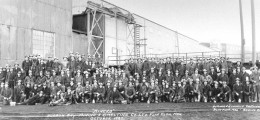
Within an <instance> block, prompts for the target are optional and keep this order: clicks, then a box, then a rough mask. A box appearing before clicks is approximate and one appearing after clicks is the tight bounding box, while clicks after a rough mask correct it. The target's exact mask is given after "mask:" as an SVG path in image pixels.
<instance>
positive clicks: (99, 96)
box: [92, 93, 104, 102]
mask: <svg viewBox="0 0 260 120" xmlns="http://www.w3.org/2000/svg"><path fill="white" fill-rule="evenodd" d="M92 96H93V100H95V101H96V102H98V101H100V100H101V101H102V102H104V95H103V94H100V93H93V94H92Z"/></svg>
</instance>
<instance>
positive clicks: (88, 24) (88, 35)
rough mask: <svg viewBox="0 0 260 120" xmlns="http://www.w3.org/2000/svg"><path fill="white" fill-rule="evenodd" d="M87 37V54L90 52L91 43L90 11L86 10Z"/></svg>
mask: <svg viewBox="0 0 260 120" xmlns="http://www.w3.org/2000/svg"><path fill="white" fill-rule="evenodd" d="M87 39H88V54H90V43H91V33H90V11H88V16H87Z"/></svg>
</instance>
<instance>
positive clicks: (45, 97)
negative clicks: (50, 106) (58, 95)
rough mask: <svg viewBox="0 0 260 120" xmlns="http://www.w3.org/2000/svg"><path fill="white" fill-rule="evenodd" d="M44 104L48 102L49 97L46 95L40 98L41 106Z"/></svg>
mask: <svg viewBox="0 0 260 120" xmlns="http://www.w3.org/2000/svg"><path fill="white" fill-rule="evenodd" d="M46 102H50V96H48V95H46V96H44V97H42V98H41V103H42V104H45V103H46Z"/></svg>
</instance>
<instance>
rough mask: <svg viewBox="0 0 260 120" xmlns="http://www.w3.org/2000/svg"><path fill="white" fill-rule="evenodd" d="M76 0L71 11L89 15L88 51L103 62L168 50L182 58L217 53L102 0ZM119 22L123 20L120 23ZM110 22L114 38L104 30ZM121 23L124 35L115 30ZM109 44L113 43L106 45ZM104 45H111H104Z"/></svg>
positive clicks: (112, 61) (113, 63)
mask: <svg viewBox="0 0 260 120" xmlns="http://www.w3.org/2000/svg"><path fill="white" fill-rule="evenodd" d="M82 1H83V2H82ZM76 2H81V3H79V4H78V5H73V11H83V12H82V13H80V14H81V15H82V14H84V15H87V16H90V17H87V19H86V21H87V22H86V23H87V24H86V25H85V27H87V28H86V30H87V31H86V35H87V38H88V39H87V40H88V54H91V55H94V56H96V55H101V56H102V57H103V60H104V61H103V62H104V63H105V64H108V65H121V64H122V62H120V61H124V60H125V59H129V58H140V57H150V56H155V55H157V56H166V54H167V53H171V56H173V57H176V56H175V55H177V56H178V57H182V55H183V56H186V54H190V53H192V52H197V53H199V54H201V53H204V54H205V53H206V52H217V51H216V50H213V49H210V48H208V47H204V46H201V45H199V42H198V41H196V40H194V39H192V38H190V37H188V36H185V35H183V34H181V33H179V32H177V31H174V30H172V29H169V28H167V27H165V26H163V25H160V24H158V23H156V22H153V21H152V20H149V19H146V18H144V17H142V16H139V15H137V14H134V13H131V12H129V11H127V10H125V9H123V8H121V7H118V6H116V5H114V4H111V3H109V2H106V1H104V0H79V1H76ZM74 16H75V14H74ZM107 16H109V17H107ZM111 19H113V20H111ZM107 21H109V22H107ZM121 21H124V23H120V22H121ZM111 22H115V24H113V26H109V27H113V28H111V30H114V29H115V36H114V37H113V36H112V37H111V35H110V36H109V35H108V34H109V33H107V32H110V31H107V29H108V28H107V27H106V26H107V25H106V24H111ZM119 23H120V24H119ZM122 25H123V29H121V30H124V31H123V34H124V32H125V33H126V35H125V36H123V38H122V35H121V34H120V33H119V32H121V31H120V30H118V29H119V28H120V27H122ZM124 26H125V29H124ZM121 33H122V32H121ZM113 34H114V33H113ZM114 42H115V43H114ZM158 43H159V44H158ZM108 44H113V45H111V46H108ZM187 45H188V46H187ZM107 46H108V47H111V48H107ZM193 48H194V49H193ZM110 49H112V50H111V51H112V53H109V51H110ZM93 50H94V51H93ZM172 53H173V54H172ZM183 53H184V54H183ZM159 54H160V55H159ZM218 55H219V54H218ZM126 56H127V57H126Z"/></svg>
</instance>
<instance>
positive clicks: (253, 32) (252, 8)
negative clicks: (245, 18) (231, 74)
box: [251, 0, 256, 66]
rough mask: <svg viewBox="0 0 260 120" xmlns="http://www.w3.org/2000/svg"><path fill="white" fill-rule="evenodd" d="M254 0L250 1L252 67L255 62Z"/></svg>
mask: <svg viewBox="0 0 260 120" xmlns="http://www.w3.org/2000/svg"><path fill="white" fill-rule="evenodd" d="M254 4H255V3H254V0H251V14H252V15H251V17H252V63H253V66H254V65H255V62H256V52H255V44H256V43H255V5H254Z"/></svg>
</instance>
